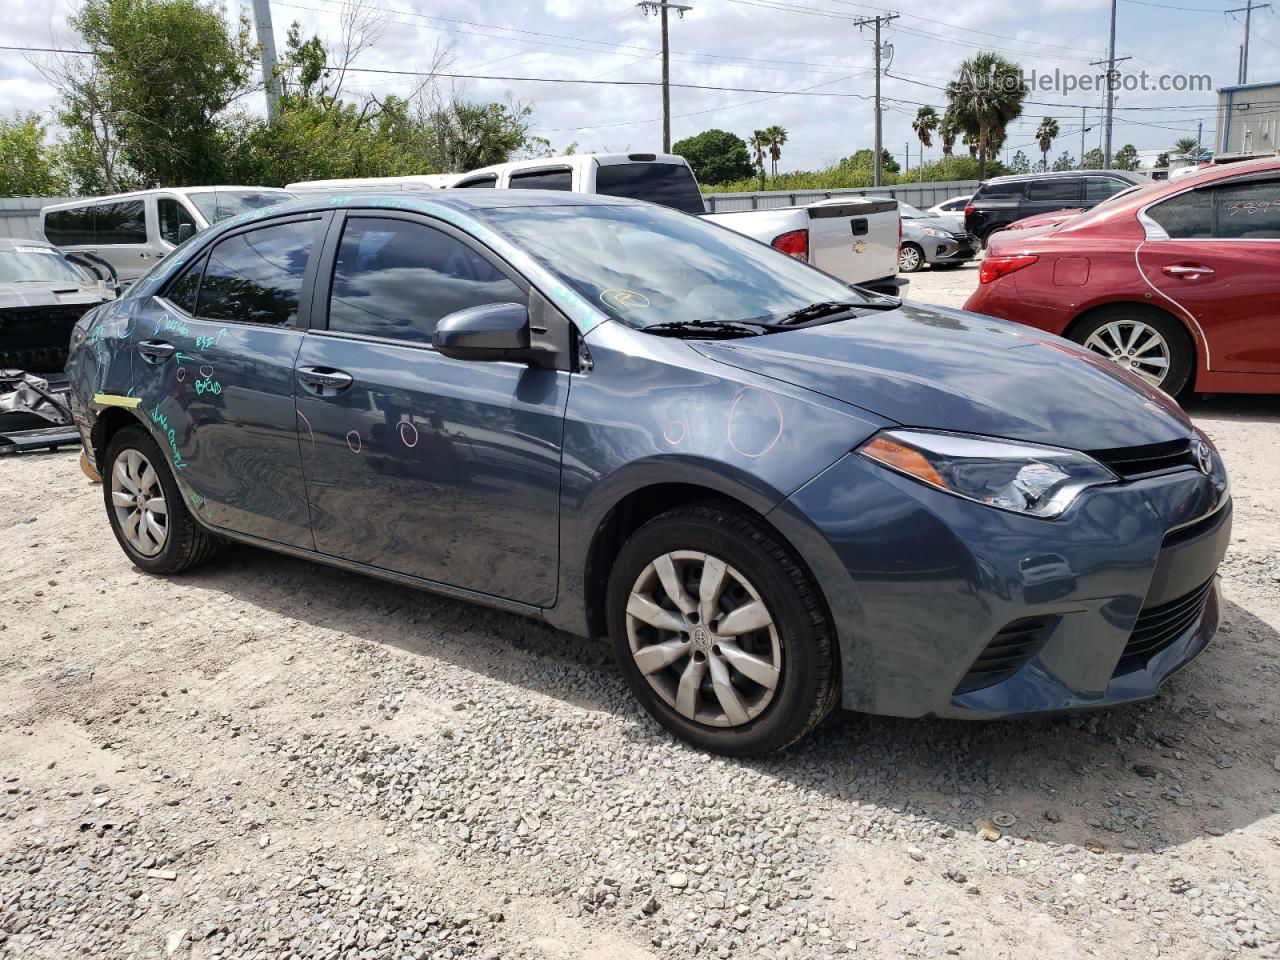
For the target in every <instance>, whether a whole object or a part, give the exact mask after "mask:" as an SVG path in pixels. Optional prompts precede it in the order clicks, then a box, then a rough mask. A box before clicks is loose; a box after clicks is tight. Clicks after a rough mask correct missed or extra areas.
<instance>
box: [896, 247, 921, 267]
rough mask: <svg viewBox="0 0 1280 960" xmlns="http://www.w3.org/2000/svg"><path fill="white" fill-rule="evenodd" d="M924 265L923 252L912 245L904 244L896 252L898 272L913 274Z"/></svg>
mask: <svg viewBox="0 0 1280 960" xmlns="http://www.w3.org/2000/svg"><path fill="white" fill-rule="evenodd" d="M923 265H924V251H923V250H921V249H920V248H919V247H918V246H916V245H915V244H914V243H904V244H903V245H902V247H901V248H900V249H899V250H898V272H899V273H915V272H916V271H917V270H919V269H920V267H921V266H923Z"/></svg>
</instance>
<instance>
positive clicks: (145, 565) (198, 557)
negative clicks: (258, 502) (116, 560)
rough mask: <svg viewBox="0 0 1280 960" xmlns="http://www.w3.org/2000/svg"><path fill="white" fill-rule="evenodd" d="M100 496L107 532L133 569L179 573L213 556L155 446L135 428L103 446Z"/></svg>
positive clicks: (212, 548)
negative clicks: (131, 563) (108, 530)
mask: <svg viewBox="0 0 1280 960" xmlns="http://www.w3.org/2000/svg"><path fill="white" fill-rule="evenodd" d="M103 461H104V462H103V471H102V494H103V498H104V499H105V501H106V507H107V517H108V519H109V520H110V521H111V530H112V532H113V533H115V535H116V540H117V541H118V542H119V544H120V547H121V548H122V549H123V550H124V552H125V554H126V555H127V556H128V557H129V559H130V560H131V561H133V563H134V565H135V566H138V567H141V568H142V569H143V570H146V571H147V572H148V573H181V572H182V571H183V570H189V569H190V568H191V567H194V566H196V565H197V564H200V563H203V562H205V561H206V560H208V559H209V558H210V557H211V556H213V554H214V552H215V551H216V550H217V541H216V540H215V539H214V538H213V537H212V536H211V535H210V534H208V533H206V532H205V531H204V530H202V529H201V528H200V527H199V526H197V525H196V522H195V518H194V517H192V515H191V511H190V510H188V509H187V506H186V504H185V503H184V502H183V500H182V493H181V491H179V489H178V484H177V481H175V480H174V478H173V472H172V471H171V470H170V469H169V465H168V463H167V462H166V461H165V459H164V454H163V453H162V452H161V450H160V447H159V445H158V444H157V443H156V442H155V440H153V439H152V438H151V436H150V435H149V434H148V433H147V432H146V431H145V430H143V429H142V428H141V427H125V428H124V429H123V430H121V431H119V432H118V433H116V434H115V435H114V436H113V437H112V438H111V440H110V442H109V443H108V444H107V452H106V456H105V457H104V458H103Z"/></svg>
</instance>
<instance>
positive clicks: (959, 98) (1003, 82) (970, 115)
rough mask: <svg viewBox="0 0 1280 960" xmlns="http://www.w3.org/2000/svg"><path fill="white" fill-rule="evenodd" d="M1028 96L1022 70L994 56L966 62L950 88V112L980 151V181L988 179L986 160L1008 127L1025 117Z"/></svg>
mask: <svg viewBox="0 0 1280 960" xmlns="http://www.w3.org/2000/svg"><path fill="white" fill-rule="evenodd" d="M1026 95H1027V91H1026V87H1025V86H1024V84H1023V82H1022V70H1021V69H1020V68H1019V67H1018V65H1017V64H1016V63H1012V62H1010V61H1008V60H1005V59H1004V58H1003V57H1001V56H1000V55H999V54H995V53H985V52H984V53H979V54H978V55H977V56H975V57H971V58H970V59H968V60H965V61H964V62H963V63H961V64H960V71H959V74H958V75H957V77H956V79H955V80H952V81H950V82H949V83H948V84H947V104H948V111H949V112H951V113H952V114H954V116H955V118H956V121H957V123H958V124H959V126H960V128H961V129H962V130H963V131H964V132H965V133H966V134H968V135H969V138H970V142H971V145H973V146H975V147H976V148H977V151H978V178H979V179H984V178H985V177H986V175H987V174H986V170H987V158H988V157H991V156H993V155H995V153H996V151H998V150H999V149H1000V144H1002V143H1003V142H1004V139H1005V131H1006V129H1007V128H1008V126H1009V124H1010V123H1011V122H1013V121H1014V120H1016V119H1017V118H1018V117H1019V116H1021V115H1022V101H1023V99H1024V98H1025V97H1026Z"/></svg>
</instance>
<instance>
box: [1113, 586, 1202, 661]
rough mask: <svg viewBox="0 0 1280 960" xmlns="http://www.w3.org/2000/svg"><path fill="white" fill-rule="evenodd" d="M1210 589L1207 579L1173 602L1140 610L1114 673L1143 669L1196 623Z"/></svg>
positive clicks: (1198, 620)
mask: <svg viewBox="0 0 1280 960" xmlns="http://www.w3.org/2000/svg"><path fill="white" fill-rule="evenodd" d="M1212 588H1213V580H1212V579H1210V580H1209V581H1207V582H1206V583H1203V584H1201V585H1200V586H1198V587H1196V588H1195V589H1194V590H1192V591H1191V592H1190V593H1187V594H1184V595H1183V596H1181V597H1178V598H1177V599H1176V600H1170V601H1168V602H1166V603H1162V604H1160V605H1159V606H1155V607H1143V608H1142V612H1141V613H1140V614H1138V619H1137V621H1136V622H1135V623H1134V625H1133V632H1132V633H1130V634H1129V642H1128V643H1126V644H1125V645H1124V653H1123V654H1121V656H1120V662H1119V663H1118V664H1117V665H1116V673H1117V674H1119V673H1125V672H1126V671H1128V670H1132V669H1134V668H1135V667H1141V666H1144V665H1145V664H1146V663H1147V661H1149V660H1150V659H1151V658H1152V657H1154V656H1155V655H1156V654H1157V653H1159V652H1160V651H1161V650H1164V649H1165V648H1166V647H1168V646H1169V645H1170V644H1171V643H1173V642H1174V641H1176V640H1177V639H1178V638H1179V637H1181V636H1182V635H1183V634H1184V633H1186V632H1187V631H1188V630H1189V629H1191V627H1193V626H1195V625H1196V624H1197V623H1199V622H1200V617H1201V615H1202V614H1203V613H1204V605H1205V603H1206V602H1207V601H1208V599H1209V591H1210V590H1211V589H1212Z"/></svg>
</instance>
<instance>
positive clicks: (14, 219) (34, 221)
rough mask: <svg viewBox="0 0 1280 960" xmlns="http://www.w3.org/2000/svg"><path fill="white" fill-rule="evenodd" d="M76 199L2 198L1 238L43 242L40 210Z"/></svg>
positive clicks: (0, 208) (0, 215)
mask: <svg viewBox="0 0 1280 960" xmlns="http://www.w3.org/2000/svg"><path fill="white" fill-rule="evenodd" d="M72 199H74V197H0V237H12V238H13V239H14V240H43V239H44V234H43V233H41V232H40V208H41V207H47V206H49V205H50V204H52V203H62V201H63V200H72Z"/></svg>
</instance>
